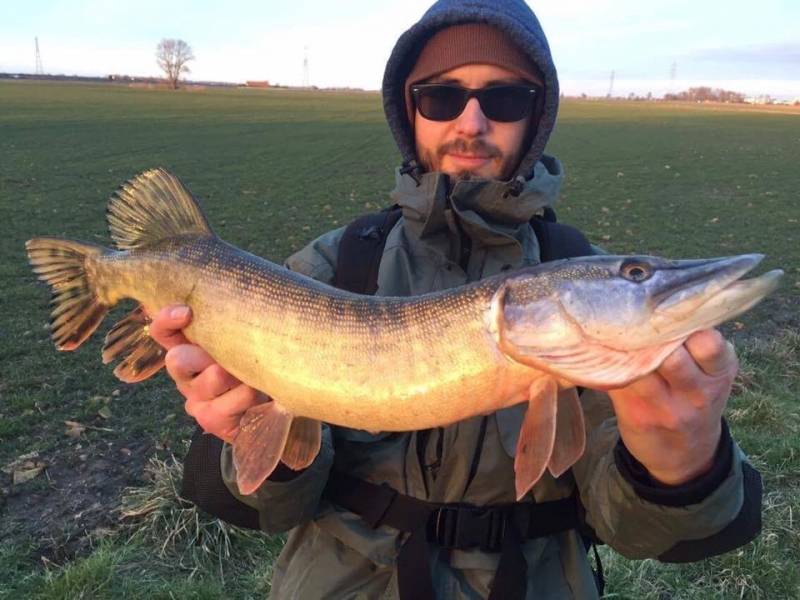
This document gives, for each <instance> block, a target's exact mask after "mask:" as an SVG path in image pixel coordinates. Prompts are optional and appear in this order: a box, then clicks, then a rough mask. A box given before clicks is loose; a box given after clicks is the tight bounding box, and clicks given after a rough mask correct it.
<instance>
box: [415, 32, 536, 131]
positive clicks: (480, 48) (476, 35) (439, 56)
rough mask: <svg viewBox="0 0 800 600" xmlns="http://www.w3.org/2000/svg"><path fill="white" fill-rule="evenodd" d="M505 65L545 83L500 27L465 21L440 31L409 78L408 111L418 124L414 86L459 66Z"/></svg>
mask: <svg viewBox="0 0 800 600" xmlns="http://www.w3.org/2000/svg"><path fill="white" fill-rule="evenodd" d="M477 63H480V64H488V65H495V66H498V67H503V68H505V69H508V70H509V71H511V72H513V73H515V74H516V75H519V76H520V77H522V78H523V79H525V80H526V81H529V82H531V83H537V84H539V85H541V84H542V79H543V78H542V75H541V73H540V71H539V69H538V68H537V67H536V65H535V64H534V63H533V61H531V59H530V58H528V56H526V55H525V53H524V52H523V51H522V50H520V49H519V48H518V47H517V46H516V45H515V44H514V43H513V42H511V41H510V40H509V39H508V36H507V35H505V34H504V33H503V32H501V31H500V30H499V29H496V28H495V27H492V26H491V25H487V24H485V23H463V24H460V25H452V26H450V27H446V28H445V29H441V30H439V31H437V32H436V33H435V34H434V35H433V36H432V37H431V38H430V39H429V40H428V41H427V43H426V44H425V47H424V48H423V49H422V52H421V53H420V55H419V58H417V62H416V64H415V65H414V68H413V69H412V70H411V73H410V74H409V76H408V77H407V78H406V82H405V92H406V111H407V113H408V120H409V123H410V124H411V127H412V128H413V126H414V116H415V108H414V99H413V97H412V95H411V86H413V85H414V84H417V83H419V82H421V81H425V80H426V79H430V78H431V77H434V76H435V75H439V74H440V73H444V72H445V71H449V70H451V69H455V68H456V67H461V66H464V65H469V64H477Z"/></svg>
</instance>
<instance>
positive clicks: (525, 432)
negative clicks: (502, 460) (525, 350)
mask: <svg viewBox="0 0 800 600" xmlns="http://www.w3.org/2000/svg"><path fill="white" fill-rule="evenodd" d="M557 410H558V383H557V382H556V380H555V379H553V378H552V377H541V378H539V379H537V380H536V381H534V382H533V384H532V385H531V387H530V391H529V397H528V410H527V411H525V418H524V419H523V421H522V428H521V429H520V432H519V440H518V441H517V452H516V456H515V457H514V473H515V487H516V492H517V501H520V500H522V498H523V497H524V496H525V494H527V493H528V492H529V491H530V489H531V488H532V487H533V486H534V484H535V483H536V482H537V481H539V479H541V477H542V475H544V472H545V469H546V468H547V465H548V463H549V462H550V458H551V456H552V455H553V446H554V445H555V439H556V411H557Z"/></svg>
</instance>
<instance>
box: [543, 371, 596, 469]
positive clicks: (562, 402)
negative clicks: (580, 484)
mask: <svg viewBox="0 0 800 600" xmlns="http://www.w3.org/2000/svg"><path fill="white" fill-rule="evenodd" d="M585 448H586V429H585V425H584V422H583V408H582V407H581V403H580V400H579V399H578V390H576V389H575V388H574V387H569V388H566V389H561V390H559V392H558V408H557V410H556V439H555V444H554V445H553V454H552V456H550V462H549V463H548V464H547V469H548V471H550V474H551V475H552V476H553V477H556V478H558V477H561V475H563V474H564V473H565V472H566V471H567V469H569V468H570V467H571V466H572V465H573V464H575V462H576V461H577V460H578V459H579V458H580V457H581V456H582V455H583V451H584V449H585Z"/></svg>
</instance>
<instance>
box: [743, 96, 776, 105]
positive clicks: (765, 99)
mask: <svg viewBox="0 0 800 600" xmlns="http://www.w3.org/2000/svg"><path fill="white" fill-rule="evenodd" d="M744 101H745V102H746V103H747V104H773V103H774V102H775V100H773V99H772V96H770V95H769V94H762V95H761V96H748V97H747V98H745V99H744Z"/></svg>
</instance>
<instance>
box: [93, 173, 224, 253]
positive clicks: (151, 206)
mask: <svg viewBox="0 0 800 600" xmlns="http://www.w3.org/2000/svg"><path fill="white" fill-rule="evenodd" d="M107 217H108V229H109V232H110V234H111V237H112V238H113V239H114V242H115V243H116V245H117V248H119V249H120V250H135V249H137V248H144V247H147V246H150V245H152V244H155V243H157V242H160V241H161V240H165V239H168V238H173V237H177V236H183V235H195V236H213V235H214V233H213V232H212V231H211V227H209V225H208V221H207V220H206V217H205V215H204V214H203V211H202V210H201V209H200V205H199V204H198V203H197V200H196V199H195V198H194V197H193V196H192V194H191V193H190V192H189V190H187V189H186V187H185V186H184V185H183V184H182V183H181V181H180V180H179V179H178V178H177V177H175V176H174V175H173V174H172V173H170V172H169V171H167V170H166V169H162V168H158V169H151V170H149V171H145V172H144V173H140V174H139V175H137V176H136V177H134V178H133V179H130V180H129V181H127V182H125V183H123V184H122V185H121V186H120V187H119V189H118V190H117V191H116V192H114V194H113V195H112V196H111V200H109V202H108V211H107Z"/></svg>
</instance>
